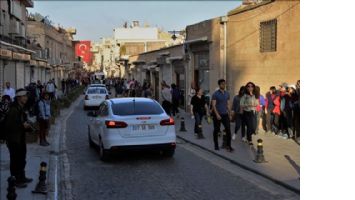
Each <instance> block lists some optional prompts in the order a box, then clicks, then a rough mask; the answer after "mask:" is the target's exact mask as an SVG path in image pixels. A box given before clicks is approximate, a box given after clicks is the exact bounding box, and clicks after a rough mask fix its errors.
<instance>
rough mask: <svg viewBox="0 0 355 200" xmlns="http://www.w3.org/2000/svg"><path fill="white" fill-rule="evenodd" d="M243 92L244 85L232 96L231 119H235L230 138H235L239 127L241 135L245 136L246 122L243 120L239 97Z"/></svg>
mask: <svg viewBox="0 0 355 200" xmlns="http://www.w3.org/2000/svg"><path fill="white" fill-rule="evenodd" d="M244 93H245V86H241V87H240V89H239V92H238V94H237V95H235V96H234V98H233V105H232V112H233V119H234V121H235V129H234V133H233V136H232V140H235V138H236V135H237V134H238V131H239V129H241V137H242V138H245V129H246V123H245V120H243V114H242V113H243V112H242V109H241V108H240V99H241V98H242V96H243V95H244Z"/></svg>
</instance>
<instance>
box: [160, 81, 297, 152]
mask: <svg viewBox="0 0 355 200" xmlns="http://www.w3.org/2000/svg"><path fill="white" fill-rule="evenodd" d="M218 86H219V87H218V88H217V89H216V91H215V92H214V93H213V94H212V99H211V101H210V102H209V100H208V98H207V97H206V96H204V95H203V90H202V89H201V88H198V87H194V86H193V84H192V86H191V90H190V95H189V96H190V112H191V116H192V118H193V119H195V128H194V132H195V135H196V136H197V138H198V139H203V138H204V136H203V133H202V119H207V122H208V123H210V120H211V118H212V119H213V126H214V130H213V141H214V146H215V150H219V144H218V137H219V136H221V135H223V142H222V148H225V149H226V150H227V151H229V152H231V151H233V148H232V146H231V140H235V139H236V135H237V134H238V133H239V132H241V139H242V141H243V142H245V143H248V144H249V145H253V140H252V136H253V135H256V134H259V133H260V132H262V130H263V131H264V132H265V133H269V134H274V135H277V136H280V137H283V138H285V139H291V138H292V139H295V140H297V139H299V137H300V81H299V80H298V81H297V83H296V84H295V85H292V84H287V83H282V84H280V85H279V87H278V88H276V87H275V86H271V87H270V90H269V91H268V92H267V93H266V94H265V96H264V95H262V93H261V91H260V87H259V86H257V85H255V84H254V83H253V82H248V83H247V84H246V85H245V86H241V87H240V89H239V92H238V94H237V95H235V96H234V97H233V99H231V96H230V94H229V93H228V92H227V91H226V81H225V80H223V79H220V80H219V81H218ZM165 93H167V92H165ZM164 98H165V97H164V96H163V99H164ZM163 107H164V106H163ZM231 122H235V129H234V133H233V134H231ZM221 124H223V126H224V130H223V131H221ZM221 132H222V133H223V134H221Z"/></svg>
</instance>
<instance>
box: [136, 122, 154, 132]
mask: <svg viewBox="0 0 355 200" xmlns="http://www.w3.org/2000/svg"><path fill="white" fill-rule="evenodd" d="M154 129H155V126H154V124H139V125H133V126H132V130H133V131H140V130H142V131H149V130H154Z"/></svg>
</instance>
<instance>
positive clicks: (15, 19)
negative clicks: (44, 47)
mask: <svg viewBox="0 0 355 200" xmlns="http://www.w3.org/2000/svg"><path fill="white" fill-rule="evenodd" d="M28 7H33V1H32V0H10V1H0V12H1V13H0V94H2V91H3V88H4V85H5V82H7V81H8V82H10V84H11V87H13V88H15V89H18V88H23V87H25V85H26V83H28V82H29V81H30V80H29V76H25V73H28V72H30V60H31V54H33V53H35V52H34V51H32V50H30V49H28V41H27V32H26V24H27V9H26V8H28Z"/></svg>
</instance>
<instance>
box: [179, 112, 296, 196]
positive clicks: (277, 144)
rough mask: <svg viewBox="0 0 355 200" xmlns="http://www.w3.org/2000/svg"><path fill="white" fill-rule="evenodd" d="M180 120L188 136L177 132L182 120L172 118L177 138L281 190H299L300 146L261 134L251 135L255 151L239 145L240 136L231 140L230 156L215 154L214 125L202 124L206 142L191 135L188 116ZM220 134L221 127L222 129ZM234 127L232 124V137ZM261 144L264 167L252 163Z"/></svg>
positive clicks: (224, 151) (191, 121)
mask: <svg viewBox="0 0 355 200" xmlns="http://www.w3.org/2000/svg"><path fill="white" fill-rule="evenodd" d="M180 117H184V118H185V127H186V129H187V132H180V122H181V120H180V119H178V118H176V117H175V127H176V134H177V137H178V138H180V139H182V140H184V141H186V142H189V143H192V144H194V145H197V146H199V147H200V148H203V149H205V150H208V151H210V152H212V153H214V154H215V155H218V156H220V157H223V158H224V159H227V160H229V161H230V162H232V163H234V164H236V165H238V166H240V167H242V168H244V169H247V170H250V171H252V172H254V173H257V174H259V175H261V176H264V177H265V178H268V179H270V180H272V181H274V182H276V183H278V184H280V185H283V186H284V187H287V188H289V189H291V190H293V191H295V192H299V190H300V146H299V145H298V144H296V143H295V142H294V141H293V140H286V139H283V138H280V137H278V136H274V135H271V134H266V133H260V134H258V135H253V143H254V147H249V145H248V144H246V143H243V142H242V141H241V133H238V134H237V137H236V139H235V140H234V141H233V140H232V147H233V148H234V151H233V152H232V153H230V152H227V151H226V150H224V149H220V150H219V151H216V150H214V143H213V123H211V124H207V122H206V120H203V133H204V136H205V139H196V137H195V135H194V123H195V121H194V120H193V119H191V115H190V114H187V113H185V112H181V110H180ZM221 126H222V127H221V130H223V125H221ZM234 127H235V124H234V123H231V129H232V134H233V132H234ZM259 138H261V139H262V140H263V146H264V155H265V160H266V161H267V163H255V162H254V161H253V160H254V159H255V152H256V140H257V139H259ZM219 145H220V146H221V145H222V137H220V138H219Z"/></svg>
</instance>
